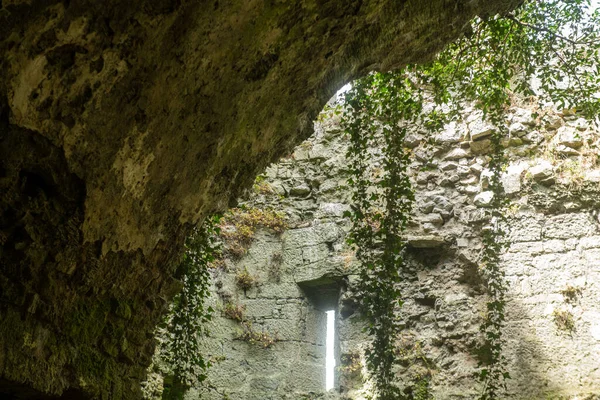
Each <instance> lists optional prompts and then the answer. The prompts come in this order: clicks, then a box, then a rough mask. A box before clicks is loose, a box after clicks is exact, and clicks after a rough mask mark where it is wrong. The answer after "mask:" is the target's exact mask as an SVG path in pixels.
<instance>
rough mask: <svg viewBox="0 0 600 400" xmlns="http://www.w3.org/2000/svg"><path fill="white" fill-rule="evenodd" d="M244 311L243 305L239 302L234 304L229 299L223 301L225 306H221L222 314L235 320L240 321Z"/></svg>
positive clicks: (242, 318)
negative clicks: (225, 301)
mask: <svg viewBox="0 0 600 400" xmlns="http://www.w3.org/2000/svg"><path fill="white" fill-rule="evenodd" d="M245 311H246V307H245V306H243V305H241V304H235V303H233V302H231V301H228V302H227V303H225V307H223V314H225V317H227V318H229V319H232V320H234V321H237V322H242V321H243V320H244V312H245Z"/></svg>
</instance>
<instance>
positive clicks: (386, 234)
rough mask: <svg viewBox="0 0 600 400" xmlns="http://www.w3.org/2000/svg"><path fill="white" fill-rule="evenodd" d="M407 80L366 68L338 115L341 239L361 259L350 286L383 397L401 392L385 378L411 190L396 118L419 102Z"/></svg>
mask: <svg viewBox="0 0 600 400" xmlns="http://www.w3.org/2000/svg"><path fill="white" fill-rule="evenodd" d="M409 84H410V82H409V81H408V80H406V79H404V78H403V77H402V76H400V75H398V74H394V73H387V74H371V75H369V76H368V77H366V78H365V79H362V80H360V81H358V82H356V84H355V85H354V86H353V88H352V89H351V90H350V91H349V92H348V93H347V94H346V101H345V105H346V112H345V113H344V116H343V122H342V123H343V125H344V126H345V130H346V133H347V134H348V135H349V136H350V138H351V142H350V143H351V144H350V146H349V150H348V158H349V159H350V160H351V171H352V178H351V179H350V185H351V186H352V187H353V188H354V193H353V202H354V207H353V212H352V213H350V214H349V216H350V217H351V219H352V222H353V229H352V232H351V234H350V239H349V243H350V244H352V245H354V246H355V247H356V249H357V252H356V256H357V259H358V260H359V261H360V263H361V266H362V268H361V272H360V281H359V286H358V291H359V297H360V298H361V299H362V304H361V311H362V314H363V315H364V316H365V318H366V320H367V322H368V324H367V327H366V330H367V333H368V334H369V335H370V336H371V337H372V338H373V343H372V344H371V346H370V347H369V348H367V349H366V353H365V355H366V359H367V363H368V366H369V369H370V370H371V371H372V377H373V379H374V381H375V385H376V389H377V392H378V396H379V398H381V399H386V400H387V399H398V398H400V397H399V396H401V392H400V389H399V388H398V387H397V386H395V385H394V384H393V382H394V375H393V365H394V364H395V363H396V360H397V351H396V346H395V334H396V332H397V331H398V322H399V321H398V318H397V312H398V309H399V307H400V306H401V305H402V301H401V296H400V292H399V289H398V283H399V282H400V278H401V274H400V272H401V269H402V266H403V265H404V248H405V242H404V240H403V239H402V237H401V234H402V232H403V231H404V230H405V228H406V225H407V223H408V218H409V214H410V210H411V206H412V202H413V200H414V193H413V190H412V187H411V184H410V180H409V179H408V174H407V169H408V165H409V157H408V154H407V152H406V150H405V148H404V137H405V135H406V131H407V128H406V126H400V124H401V123H402V122H407V121H410V120H412V119H414V116H415V115H417V113H418V112H419V111H420V107H421V104H422V103H421V102H419V101H415V100H414V99H413V97H412V95H411V91H410V90H408V89H407V87H405V86H406V85H409ZM374 149H381V150H382V153H381V154H379V153H377V152H375V151H374ZM374 166H375V167H377V168H380V167H379V166H381V168H382V169H383V171H385V173H384V174H383V175H381V176H380V175H379V174H377V173H375V172H374V170H373V167H374Z"/></svg>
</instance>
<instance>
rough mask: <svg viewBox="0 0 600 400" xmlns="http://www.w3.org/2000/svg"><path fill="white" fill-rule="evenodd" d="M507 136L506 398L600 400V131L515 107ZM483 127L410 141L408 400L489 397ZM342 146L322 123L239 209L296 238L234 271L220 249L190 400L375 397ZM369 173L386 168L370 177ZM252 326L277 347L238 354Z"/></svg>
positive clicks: (269, 242) (334, 127)
mask: <svg viewBox="0 0 600 400" xmlns="http://www.w3.org/2000/svg"><path fill="white" fill-rule="evenodd" d="M534 112H536V113H538V114H539V115H536V114H535V113H534ZM506 123H507V125H508V126H509V132H510V134H509V137H507V138H506V139H505V144H506V146H507V150H506V151H507V155H508V156H509V158H510V162H509V165H508V168H507V169H506V171H505V172H504V175H503V185H504V189H505V191H506V193H507V195H508V196H509V198H510V199H511V206H510V207H509V211H508V212H509V222H508V231H509V239H510V243H511V244H510V247H509V248H508V250H507V251H506V253H505V254H504V256H503V269H504V271H505V272H506V279H507V280H508V282H509V284H510V285H509V287H510V289H509V293H508V299H507V300H508V303H507V312H506V315H507V323H506V329H505V332H506V338H507V344H506V349H505V355H506V356H507V359H508V363H509V370H510V373H511V376H512V379H511V380H509V381H508V392H507V393H508V394H507V398H510V399H520V400H526V399H530V400H533V399H542V398H544V399H546V398H547V399H558V398H573V399H575V398H578V399H581V398H584V397H583V396H587V395H594V394H599V393H600V370H599V369H598V360H599V357H600V305H599V304H600V303H599V302H598V300H599V298H600V230H599V223H598V215H597V213H596V209H597V208H598V202H599V201H600V196H598V194H599V193H600V186H599V183H598V182H599V181H600V169H599V168H598V159H597V158H598V156H597V155H598V151H597V146H598V138H599V135H598V132H597V131H595V130H593V129H591V128H590V127H588V124H587V123H586V122H585V121H584V120H582V119H580V118H578V117H577V116H576V115H574V114H572V113H570V112H568V111H565V112H563V113H561V114H556V113H550V114H548V115H546V113H545V111H544V110H534V109H533V107H530V106H528V105H519V106H517V105H515V106H514V107H513V108H512V109H511V110H510V112H509V113H508V115H507V121H506ZM489 129H490V127H488V126H486V124H485V123H482V122H481V120H480V119H479V118H478V117H477V115H473V117H471V118H470V119H468V120H466V121H463V122H460V123H456V124H452V125H449V126H447V127H446V129H445V130H443V131H442V132H439V133H438V134H436V135H435V140H434V142H433V143H431V142H430V143H428V141H427V140H426V139H427V135H426V134H425V133H424V132H421V131H420V130H419V129H418V128H417V127H415V129H413V131H412V132H411V134H410V135H408V138H407V141H406V146H407V147H408V148H410V149H411V151H412V155H413V157H412V158H413V162H412V165H411V176H412V182H413V185H414V188H415V191H416V201H415V206H414V213H413V218H412V223H411V225H410V227H409V231H408V232H407V238H408V243H409V249H408V259H409V268H408V270H407V271H405V273H404V283H403V284H402V293H403V297H404V298H403V300H404V302H405V303H404V306H403V309H402V319H403V326H404V329H403V331H402V332H401V333H400V335H399V337H398V343H399V345H400V347H401V349H402V355H401V357H402V362H401V366H400V367H399V368H398V370H397V376H398V381H399V382H400V383H401V385H402V386H403V387H404V388H405V389H406V393H413V396H414V397H415V398H423V399H424V398H427V397H416V396H417V393H418V392H419V390H421V393H424V392H429V394H430V395H432V396H433V398H435V399H473V398H476V396H477V393H478V392H479V390H480V385H479V383H478V382H477V381H476V380H475V378H474V377H473V374H474V372H475V371H476V368H477V364H478V362H479V357H480V354H478V352H477V348H478V345H479V344H480V343H481V337H480V334H479V325H480V323H481V318H482V315H483V314H484V309H485V301H486V294H485V287H484V284H483V282H482V279H481V276H480V273H479V263H478V257H479V251H480V249H481V229H482V228H483V227H484V226H485V225H486V224H487V223H488V221H487V220H486V217H485V213H484V212H483V208H485V207H486V206H487V204H488V202H489V200H490V194H491V193H490V192H488V191H487V186H488V178H489V176H490V171H489V170H488V169H487V168H486V166H487V161H488V157H487V156H486V153H487V152H488V150H489V141H488V138H487V137H488V135H489ZM346 140H347V139H346V138H345V137H344V136H343V135H342V133H341V132H340V128H339V125H338V117H337V116H335V113H333V112H329V113H328V114H322V116H321V117H320V122H318V123H317V124H316V134H315V136H314V137H312V138H311V139H310V140H308V141H306V142H304V143H303V144H301V145H300V146H299V147H297V148H296V150H295V151H294V153H293V154H291V155H290V156H289V157H287V158H284V159H282V160H281V161H280V162H279V163H277V164H273V165H271V166H270V167H269V168H268V169H267V170H266V172H265V173H264V175H263V176H262V178H259V180H257V182H256V184H255V185H254V188H253V190H252V193H250V194H249V195H248V198H247V200H245V201H244V202H243V206H245V207H246V208H247V209H248V210H255V209H260V210H266V209H268V208H269V207H273V208H275V209H276V210H279V211H281V212H283V213H285V215H286V216H287V223H288V229H287V230H285V231H284V232H283V233H281V234H277V233H275V232H272V231H269V230H268V229H263V230H259V231H258V234H257V235H256V236H255V237H254V239H253V241H252V243H251V244H250V245H249V246H248V247H247V252H246V253H245V254H241V255H240V253H239V251H238V252H237V253H236V254H237V256H236V257H233V256H231V254H230V255H229V256H227V251H228V250H227V249H228V247H227V246H230V245H231V243H229V244H226V247H225V254H226V257H225V259H224V261H223V262H221V263H219V264H217V265H215V268H214V269H213V279H214V280H213V285H214V286H213V291H212V296H211V298H210V302H211V304H212V305H213V307H215V309H216V310H217V312H216V318H215V319H214V321H213V322H212V323H211V326H210V331H211V333H210V336H209V337H208V338H206V340H205V347H204V348H203V349H202V351H203V352H204V354H206V355H208V356H209V357H210V358H211V359H212V360H213V361H214V365H213V367H212V368H211V369H210V372H209V378H208V381H207V382H206V383H205V384H203V385H200V386H199V387H198V388H195V389H194V390H192V391H191V392H190V393H188V398H190V399H191V398H199V396H200V395H201V397H200V398H203V399H204V398H207V399H223V398H228V399H239V400H242V399H302V398H305V399H313V398H325V397H327V396H330V397H336V396H340V397H342V398H348V399H363V398H365V396H366V395H367V394H368V382H365V380H364V376H365V375H364V372H365V371H364V365H362V364H361V350H362V349H363V348H364V344H365V339H366V338H365V337H364V334H363V333H362V332H361V322H360V316H359V315H358V313H357V311H356V308H357V304H358V303H359V302H360V299H359V298H355V297H354V295H353V282H354V281H355V279H356V276H355V275H354V274H355V272H356V261H355V260H354V258H353V252H352V251H351V249H349V248H348V247H347V245H346V244H345V235H346V234H347V232H348V229H349V222H348V220H347V219H345V218H344V217H343V212H344V211H345V210H347V209H348V208H349V197H350V191H349V188H348V187H347V183H346V179H347V177H348V169H347V165H348V162H347V161H346V159H345V148H346V146H347V142H346ZM371 172H372V173H373V174H377V173H381V170H380V168H379V166H377V165H373V166H372V171H371ZM238 228H240V226H237V228H236V227H235V226H233V227H232V226H229V227H228V228H227V229H238ZM245 271H247V273H248V275H250V276H251V277H252V284H251V285H250V287H249V288H247V289H245V290H244V289H241V288H240V285H239V284H238V281H239V277H240V274H245ZM315 285H316V286H315ZM319 285H321V286H319ZM328 285H329V286H328ZM336 285H338V286H336ZM315 287H317V289H315V290H313V289H314V288H315ZM331 287H333V290H334V291H335V290H336V288H338V287H339V288H340V297H339V303H338V304H337V307H336V315H337V334H338V336H337V339H338V345H337V346H338V347H337V361H338V369H337V378H336V391H335V392H336V393H337V394H336V393H330V394H328V395H325V394H324V393H323V389H324V378H325V373H324V366H325V361H324V353H325V349H324V346H323V345H324V341H325V325H324V313H323V310H324V309H326V308H328V305H323V304H319V300H318V299H319V298H326V297H327V296H328V294H330V293H331ZM311 288H312V289H311ZM328 288H329V289H328ZM319 290H320V291H319ZM227 304H231V305H235V307H239V308H237V309H238V310H240V312H241V313H242V314H243V316H242V317H241V319H242V322H240V321H235V320H234V319H232V315H231V313H230V312H229V311H227ZM246 322H251V324H252V327H253V329H254V330H255V331H256V332H260V333H264V334H265V335H266V336H267V337H269V338H271V339H273V340H274V342H272V343H271V342H268V345H267V346H266V347H265V345H264V343H261V342H260V341H259V342H258V343H252V341H247V340H244V338H243V336H244V335H243V333H244V323H246ZM155 378H156V376H155ZM156 382H158V383H159V384H160V379H158V378H157V380H156ZM561 396H564V397H561ZM577 396H579V397H577ZM590 398H591V397H590ZM594 398H595V397H594Z"/></svg>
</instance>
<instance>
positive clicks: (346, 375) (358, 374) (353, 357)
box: [338, 351, 363, 381]
mask: <svg viewBox="0 0 600 400" xmlns="http://www.w3.org/2000/svg"><path fill="white" fill-rule="evenodd" d="M362 367H363V366H362V362H361V361H360V353H359V352H357V351H353V352H350V353H344V354H342V355H341V356H340V366H339V367H338V371H339V372H340V374H341V375H342V377H343V379H344V380H348V381H356V380H361V381H362Z"/></svg>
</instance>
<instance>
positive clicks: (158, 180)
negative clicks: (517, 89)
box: [0, 0, 519, 398]
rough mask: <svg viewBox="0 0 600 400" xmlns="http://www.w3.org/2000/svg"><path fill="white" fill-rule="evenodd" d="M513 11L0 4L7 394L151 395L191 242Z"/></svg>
mask: <svg viewBox="0 0 600 400" xmlns="http://www.w3.org/2000/svg"><path fill="white" fill-rule="evenodd" d="M518 3H519V0H429V1H422V0H405V1H397V0H363V1H350V0H349V1H325V0H305V1H302V2H299V1H298V2H290V1H275V0H262V1H261V0H244V1H229V2H226V1H211V2H207V1H195V2H191V1H185V0H146V1H142V0H140V1H123V0H107V1H86V0H72V1H63V2H60V1H56V0H2V2H1V3H0V4H1V8H0V52H1V53H0V54H1V55H2V57H1V58H0V245H1V248H0V321H1V323H0V344H1V345H0V376H1V377H2V378H3V379H4V380H6V381H7V382H8V381H12V382H20V383H23V384H24V385H25V386H28V387H31V388H35V389H36V390H39V391H42V392H46V393H54V394H60V393H62V392H63V391H65V390H67V389H71V392H70V395H73V390H78V391H79V392H80V393H85V394H87V395H91V396H93V397H99V396H105V397H106V398H108V397H112V398H135V397H137V396H139V380H140V379H141V378H142V377H143V374H144V369H145V367H146V366H147V364H148V363H149V360H150V356H151V353H152V349H153V340H152V332H153V327H154V326H155V324H156V323H157V321H158V320H159V318H160V316H161V315H162V313H163V311H164V308H165V307H164V306H165V304H166V303H167V301H168V300H169V299H170V298H171V297H172V296H173V294H174V293H175V292H176V291H177V289H178V285H177V283H176V280H175V279H174V278H173V275H174V273H175V271H174V268H175V266H176V264H177V262H176V261H177V260H178V257H179V252H180V250H181V246H182V240H183V237H184V236H185V233H186V231H187V230H188V229H189V227H190V226H191V225H192V224H194V223H196V222H198V221H199V220H200V219H201V218H202V217H203V216H204V215H206V214H207V213H209V212H212V211H214V210H218V209H223V208H224V207H226V206H227V205H228V203H229V202H230V201H231V200H232V199H235V198H236V195H237V193H238V192H239V190H240V189H241V188H243V187H245V186H247V185H249V184H250V183H251V181H252V180H253V178H254V176H255V175H256V173H257V172H258V171H260V170H261V169H262V168H264V167H265V166H266V165H267V163H269V162H271V161H274V160H276V159H277V158H278V157H279V156H281V155H282V154H284V153H285V152H286V151H288V150H290V149H291V148H292V146H293V145H294V144H296V143H298V142H299V141H301V140H302V139H304V138H306V137H307V136H308V135H310V133H311V130H312V120H313V118H314V117H315V116H316V114H317V112H318V111H319V110H320V109H321V108H322V106H323V105H324V103H325V102H326V100H327V99H329V98H330V96H331V95H332V94H333V93H334V92H335V90H337V89H338V88H339V87H341V86H342V85H343V84H344V83H345V82H348V81H350V80H351V79H353V78H356V77H358V76H360V75H361V74H365V73H367V72H368V71H370V70H374V69H377V70H386V69H390V68H394V67H398V66H401V65H403V64H406V63H408V62H418V61H422V60H424V59H426V58H427V57H429V56H431V55H432V54H434V53H435V52H436V51H437V50H439V49H440V48H441V47H442V46H443V45H444V44H445V43H447V42H449V41H451V40H452V39H453V38H455V37H457V36H458V35H459V34H460V33H461V31H462V30H463V29H464V27H465V24H466V23H467V21H468V20H469V19H470V18H472V17H473V16H475V15H487V14H492V13H496V12H502V11H505V10H507V9H510V8H511V7H514V6H516V5H517V4H518ZM9 386H10V387H14V385H13V384H11V385H9ZM3 387H4V385H0V392H1V391H2V390H3V389H2V388H3ZM12 390H15V389H12Z"/></svg>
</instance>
